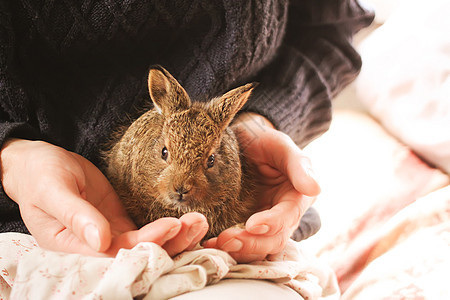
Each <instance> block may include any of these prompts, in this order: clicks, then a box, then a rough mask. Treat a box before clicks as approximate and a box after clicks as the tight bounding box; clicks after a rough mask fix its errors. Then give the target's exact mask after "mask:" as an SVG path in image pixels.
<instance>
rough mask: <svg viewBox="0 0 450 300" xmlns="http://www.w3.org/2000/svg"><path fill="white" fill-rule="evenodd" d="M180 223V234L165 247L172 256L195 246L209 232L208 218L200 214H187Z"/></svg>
mask: <svg viewBox="0 0 450 300" xmlns="http://www.w3.org/2000/svg"><path fill="white" fill-rule="evenodd" d="M180 222H181V224H182V227H181V230H180V232H179V233H178V234H177V235H176V236H175V237H173V238H172V239H170V240H168V241H167V242H166V243H165V244H164V246H163V247H164V249H165V250H166V251H167V253H168V254H169V255H170V256H174V255H176V254H178V253H180V252H182V251H184V250H186V249H188V248H189V247H193V246H195V245H196V244H197V243H198V242H200V240H201V239H202V238H203V237H204V236H205V234H206V232H207V231H208V222H207V221H206V217H205V216H204V215H202V214H200V213H188V214H185V215H183V216H181V218H180Z"/></svg>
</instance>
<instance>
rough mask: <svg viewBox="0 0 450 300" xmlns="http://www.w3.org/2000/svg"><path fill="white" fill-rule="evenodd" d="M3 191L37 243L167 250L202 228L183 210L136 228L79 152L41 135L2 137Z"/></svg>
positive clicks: (191, 239)
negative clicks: (154, 246)
mask: <svg viewBox="0 0 450 300" xmlns="http://www.w3.org/2000/svg"><path fill="white" fill-rule="evenodd" d="M1 175H2V184H3V188H4V190H5V193H6V194H7V195H8V196H9V197H10V198H11V199H13V200H14V201H15V202H16V203H17V204H18V205H19V208H20V212H21V216H22V219H23V220H24V222H25V225H26V226H27V228H28V230H29V231H30V233H31V234H32V235H33V236H34V237H35V239H36V241H37V242H38V244H39V245H40V246H41V247H44V248H47V249H51V250H55V251H62V252H71V253H82V254H87V255H107V256H114V255H115V254H116V253H117V251H118V250H119V249H120V248H132V247H133V246H135V245H136V244H138V243H139V242H154V243H157V244H159V245H161V246H163V248H165V249H166V251H167V252H168V254H169V255H171V256H173V255H175V254H177V253H179V252H181V251H183V250H186V249H190V248H192V247H193V246H194V245H195V244H196V243H198V242H199V241H200V240H201V239H202V238H203V237H204V235H205V234H206V232H207V230H208V224H207V221H206V218H205V217H204V216H203V215H201V214H198V213H189V214H186V215H184V216H182V217H181V218H180V219H177V218H163V219H159V220H157V221H155V222H153V223H150V224H147V225H146V226H144V227H142V228H140V229H139V230H138V229H137V228H136V226H135V225H134V223H133V222H132V221H131V219H130V218H129V217H128V215H127V213H126V211H125V209H124V208H123V206H122V204H121V202H120V200H119V198H118V196H117V194H116V193H115V191H114V189H113V188H112V186H111V185H110V183H109V182H108V180H107V179H106V177H105V176H104V175H103V174H102V173H101V172H100V170H99V169H97V167H95V166H94V165H93V164H92V163H90V162H89V161H88V160H87V159H85V158H84V157H82V156H80V155H78V154H75V153H73V152H69V151H67V150H65V149H63V148H60V147H57V146H54V145H51V144H48V143H46V142H41V141H28V140H20V139H11V140H8V141H7V142H6V143H5V145H4V146H3V148H2V151H1Z"/></svg>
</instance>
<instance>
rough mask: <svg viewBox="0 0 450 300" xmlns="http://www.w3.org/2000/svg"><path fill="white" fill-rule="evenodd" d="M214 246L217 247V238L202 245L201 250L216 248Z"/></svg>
mask: <svg viewBox="0 0 450 300" xmlns="http://www.w3.org/2000/svg"><path fill="white" fill-rule="evenodd" d="M216 245H217V237H213V238H211V239H209V240H206V241H204V242H203V243H202V247H203V248H217V247H216Z"/></svg>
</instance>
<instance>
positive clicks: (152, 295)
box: [0, 233, 339, 299]
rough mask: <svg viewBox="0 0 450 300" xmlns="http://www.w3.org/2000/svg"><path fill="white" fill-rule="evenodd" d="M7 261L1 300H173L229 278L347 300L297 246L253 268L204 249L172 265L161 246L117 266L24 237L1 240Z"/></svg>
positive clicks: (126, 255)
mask: <svg viewBox="0 0 450 300" xmlns="http://www.w3.org/2000/svg"><path fill="white" fill-rule="evenodd" d="M0 253H1V256H0V299H38V298H39V299H80V298H83V299H132V298H133V297H137V296H141V297H142V298H143V299H167V298H170V297H174V296H176V295H180V294H183V293H186V292H189V291H195V290H198V289H201V288H203V287H205V286H206V285H210V284H214V283H217V282H218V281H220V280H222V279H225V278H241V279H245V278H248V279H262V280H270V281H273V282H276V283H280V284H285V285H286V286H288V287H290V288H292V289H294V290H295V291H296V292H297V293H299V294H300V295H301V296H303V298H305V299H319V298H321V297H325V296H329V297H331V298H336V299H337V298H338V297H339V290H338V288H337V281H336V278H335V275H334V273H333V272H332V271H331V269H330V268H329V267H327V266H325V265H323V264H321V263H320V262H319V261H318V260H317V259H316V258H315V257H314V256H311V255H308V254H307V253H305V252H304V251H303V250H302V249H301V247H300V245H299V244H297V243H295V242H293V241H291V242H290V243H288V245H287V247H286V248H285V250H284V251H283V252H282V253H279V254H276V255H272V256H270V257H268V259H267V260H265V261H261V262H255V263H252V264H237V263H236V261H235V260H234V259H233V258H232V257H231V256H229V255H228V254H227V253H226V252H223V251H220V250H216V249H203V248H200V247H199V248H197V249H195V250H193V251H187V252H184V253H182V254H180V255H178V256H177V257H175V258H174V259H172V258H170V257H169V256H168V255H167V253H166V252H165V251H164V250H163V249H162V248H161V247H159V246H158V245H156V244H153V243H141V244H139V245H137V246H136V247H135V248H133V249H131V250H126V249H121V250H120V251H119V253H118V255H117V256H116V257H115V258H105V257H88V256H83V255H79V254H66V253H57V252H52V251H48V250H45V249H42V248H40V247H38V246H37V244H36V242H35V241H34V239H33V238H32V237H31V236H28V235H22V234H17V233H14V234H13V233H8V234H0ZM327 299H329V298H327Z"/></svg>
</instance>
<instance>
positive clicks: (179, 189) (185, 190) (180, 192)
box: [175, 185, 191, 196]
mask: <svg viewBox="0 0 450 300" xmlns="http://www.w3.org/2000/svg"><path fill="white" fill-rule="evenodd" d="M190 190H191V189H190V188H189V187H186V186H185V185H182V186H179V187H177V188H175V192H177V194H178V195H180V196H183V195H185V194H187V193H189V191H190Z"/></svg>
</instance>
